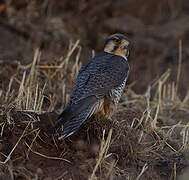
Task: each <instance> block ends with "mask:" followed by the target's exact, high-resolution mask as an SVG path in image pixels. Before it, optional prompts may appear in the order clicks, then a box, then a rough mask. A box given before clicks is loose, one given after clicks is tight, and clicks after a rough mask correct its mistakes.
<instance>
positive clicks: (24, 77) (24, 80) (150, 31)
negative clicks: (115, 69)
mask: <svg viewBox="0 0 189 180" xmlns="http://www.w3.org/2000/svg"><path fill="white" fill-rule="evenodd" d="M188 19H189V3H188V2H187V0H183V1H177V0H166V1H164V0H162V1H157V2H155V1H153V2H152V1H150V0H145V1H144V0H135V1H122V0H118V1H116V2H115V1H112V0H104V1H103V2H102V1H100V0H91V1H86V0H78V1H68V0H64V1H58V0H54V1H49V0H44V1H41V0H39V1H24V0H20V1H11V0H10V1H9V0H7V1H1V2H0V35H1V38H0V127H1V129H0V179H2V180H6V179H7V180H9V179H10V180H13V179H16V180H17V179H18V180H25V179H27V180H30V179H36V180H39V179H42V180H55V179H56V180H59V179H65V180H67V179H72V180H77V179H78V180H79V179H81V180H83V179H116V180H117V179H118V180H119V179H127V180H139V179H140V180H143V179H145V180H146V179H147V180H148V179H149V180H154V179H155V180H164V179H165V180H167V179H168V180H169V179H174V180H176V179H179V180H185V179H187V177H188V169H187V167H188V164H189V162H188V155H189V154H188V152H189V149H188V145H189V139H188V132H189V126H188V119H189V110H188V109H189V93H188V92H189V91H188V89H189V86H188V84H189V78H188V77H189V72H188V68H189V61H188V58H189V23H188ZM116 32H119V33H123V34H125V35H127V36H128V37H129V39H130V40H131V42H132V50H131V55H130V57H129V63H130V65H131V72H130V75H129V80H128V84H127V87H126V88H125V91H124V94H123V96H122V98H121V102H120V105H119V107H118V109H117V111H116V112H115V114H114V115H113V117H112V122H108V121H107V120H106V119H104V118H103V117H98V116H94V117H91V118H90V119H89V120H87V122H86V123H85V124H84V125H83V126H82V127H81V129H80V130H79V131H78V132H77V133H76V134H75V135H73V136H72V137H70V138H68V139H66V140H62V141H58V139H57V135H55V136H51V135H50V133H49V131H50V128H51V127H52V125H53V124H54V123H55V122H56V119H57V116H58V114H59V113H60V112H61V111H62V109H63V107H64V106H65V104H66V103H67V101H68V98H69V95H70V93H71V90H72V87H73V83H74V79H75V77H76V75H77V73H78V69H79V68H80V67H81V65H82V64H83V63H85V62H86V60H87V59H89V58H91V57H92V56H93V55H94V54H96V53H98V52H100V51H101V50H102V48H103V42H104V39H105V38H106V37H107V36H108V35H110V34H112V33H116Z"/></svg>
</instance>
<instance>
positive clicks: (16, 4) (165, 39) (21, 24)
mask: <svg viewBox="0 0 189 180" xmlns="http://www.w3.org/2000/svg"><path fill="white" fill-rule="evenodd" d="M112 33H123V34H125V35H126V36H128V38H129V39H130V40H131V41H132V50H131V55H130V58H129V61H130V64H131V73H130V77H129V83H133V89H134V90H135V91H136V92H138V93H144V92H145V91H146V89H147V87H148V85H152V84H153V82H154V80H155V79H157V78H158V77H160V76H161V75H162V74H163V73H164V72H165V71H166V70H167V69H168V68H170V69H171V79H170V81H172V80H175V79H176V76H177V70H178V57H179V40H181V41H180V49H181V50H182V68H181V79H180V84H179V92H180V96H181V97H184V96H185V94H186V92H187V90H188V86H189V71H188V69H189V46H188V45H189V2H188V0H159V1H152V0H124V1H123V0H117V1H115V0H103V1H101V0H77V1H71V0H62V1H60V0H5V1H0V35H1V36H0V37H1V38H0V59H1V60H3V61H7V62H10V61H14V60H18V61H20V62H21V63H22V64H27V63H29V62H31V60H32V59H33V54H34V51H35V49H36V48H37V47H40V49H41V51H42V57H41V59H42V60H44V61H51V60H52V61H53V59H55V58H60V57H61V56H64V53H65V52H67V50H68V46H69V43H70V41H73V42H75V41H76V40H78V39H79V40H80V45H81V47H82V51H81V58H80V60H81V61H82V62H83V63H84V62H85V61H86V60H87V59H88V58H90V57H92V52H93V50H95V53H98V52H100V51H101V50H102V48H103V42H104V39H105V38H106V37H107V36H109V35H110V34H112ZM71 60H72V61H75V58H74V56H73V57H72V58H71Z"/></svg>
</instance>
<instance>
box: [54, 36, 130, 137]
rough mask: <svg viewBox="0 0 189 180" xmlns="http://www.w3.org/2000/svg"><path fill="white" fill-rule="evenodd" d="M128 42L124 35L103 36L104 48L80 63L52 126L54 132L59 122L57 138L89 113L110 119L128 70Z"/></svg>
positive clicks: (72, 131) (71, 130)
mask: <svg viewBox="0 0 189 180" xmlns="http://www.w3.org/2000/svg"><path fill="white" fill-rule="evenodd" d="M129 44H130V42H129V40H128V39H127V38H126V37H125V36H124V35H122V34H113V35H111V36H110V37H108V38H107V39H106V41H105V43H104V51H103V52H101V53H100V54H98V55H96V56H95V57H94V58H92V59H90V60H89V61H88V62H87V63H86V64H85V65H84V66H83V67H81V69H80V71H79V73H78V76H77V78H76V81H75V84H74V89H73V92H72V94H71V96H70V100H69V102H68V104H67V106H66V108H65V109H64V110H63V112H62V114H61V115H60V116H59V117H58V120H57V123H56V125H55V126H54V127H53V129H52V132H53V133H55V131H56V129H58V128H59V127H60V126H61V125H63V131H62V132H61V133H60V136H59V138H58V139H62V138H66V137H68V136H71V135H72V134H74V133H75V132H76V131H77V130H78V129H79V128H80V126H81V125H82V124H83V122H84V121H85V120H86V119H87V118H89V117H91V115H93V114H96V113H99V112H100V113H101V114H102V115H104V116H105V117H106V118H107V119H111V115H112V113H113V111H114V109H115V108H116V106H117V105H118V103H119V100H120V97H121V95H122V93H123V89H124V87H125V84H126V81H127V77H128V74H129V69H130V67H129V64H128V60H127V58H128V56H129Z"/></svg>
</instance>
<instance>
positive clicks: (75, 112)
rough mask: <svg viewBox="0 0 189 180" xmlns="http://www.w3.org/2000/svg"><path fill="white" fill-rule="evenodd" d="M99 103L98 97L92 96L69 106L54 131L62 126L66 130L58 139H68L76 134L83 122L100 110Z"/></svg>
mask: <svg viewBox="0 0 189 180" xmlns="http://www.w3.org/2000/svg"><path fill="white" fill-rule="evenodd" d="M98 101H99V99H97V97H96V96H90V97H87V98H85V99H82V100H80V101H79V102H77V104H72V105H70V106H68V107H67V108H66V109H65V110H64V111H63V112H62V114H61V115H60V116H59V118H58V121H57V123H56V124H55V126H54V127H53V129H52V133H54V132H55V131H56V129H58V128H59V127H60V126H61V125H62V124H63V128H64V129H63V131H62V132H61V133H60V136H59V138H58V139H62V138H66V137H68V136H70V135H72V134H73V133H75V132H76V131H77V130H78V129H79V127H80V126H81V125H82V124H83V122H84V121H85V120H86V119H87V118H88V117H89V116H90V115H92V114H93V112H94V111H95V109H96V108H98V104H99V103H98Z"/></svg>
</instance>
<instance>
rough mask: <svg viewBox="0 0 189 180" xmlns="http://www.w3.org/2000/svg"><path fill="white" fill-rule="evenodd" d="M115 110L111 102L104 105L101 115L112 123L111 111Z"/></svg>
mask: <svg viewBox="0 0 189 180" xmlns="http://www.w3.org/2000/svg"><path fill="white" fill-rule="evenodd" d="M114 109H115V104H114V103H113V102H112V101H111V102H109V103H105V104H104V106H103V108H102V111H101V113H102V115H103V116H105V118H106V119H108V120H110V121H112V119H111V116H112V114H113V111H114Z"/></svg>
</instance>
